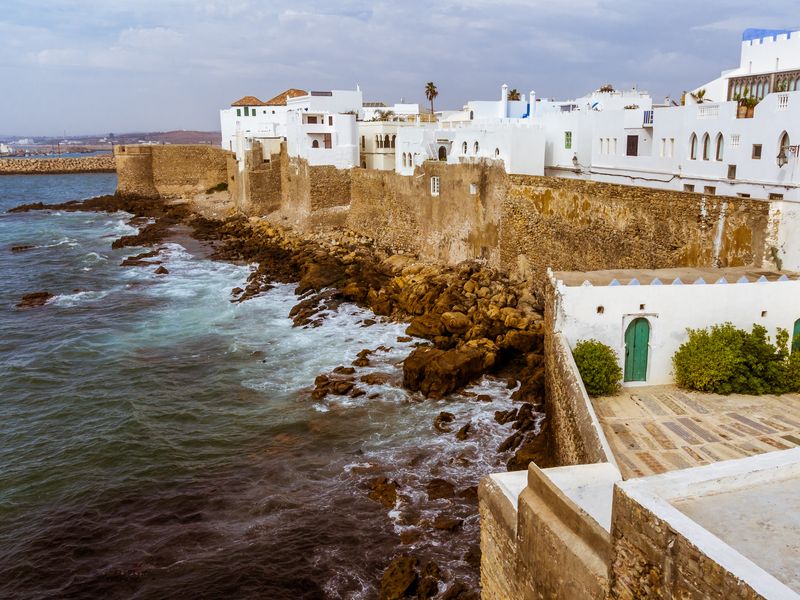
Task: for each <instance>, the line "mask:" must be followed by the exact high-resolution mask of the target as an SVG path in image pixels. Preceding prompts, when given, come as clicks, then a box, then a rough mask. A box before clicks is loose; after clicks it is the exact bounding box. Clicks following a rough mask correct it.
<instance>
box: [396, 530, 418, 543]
mask: <svg viewBox="0 0 800 600" xmlns="http://www.w3.org/2000/svg"><path fill="white" fill-rule="evenodd" d="M421 537H422V532H420V531H417V530H416V529H412V530H409V531H404V532H402V533H401V534H400V543H401V544H403V545H408V544H413V543H414V542H416V541H418V540H419V539H420V538H421Z"/></svg>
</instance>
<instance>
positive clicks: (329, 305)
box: [13, 196, 550, 600]
mask: <svg viewBox="0 0 800 600" xmlns="http://www.w3.org/2000/svg"><path fill="white" fill-rule="evenodd" d="M42 209H58V210H65V211H79V210H85V211H107V212H116V211H126V212H129V213H132V214H133V215H134V217H133V219H132V224H135V225H137V226H139V227H140V230H139V232H138V233H137V234H134V235H130V236H123V237H121V238H119V239H117V240H115V241H114V242H113V247H115V248H120V247H126V246H150V247H153V250H152V251H149V252H143V253H141V254H139V255H138V256H134V257H130V258H128V259H126V260H125V261H124V262H123V263H122V264H123V265H125V266H131V265H134V266H145V265H152V266H154V267H155V268H156V269H157V270H156V272H158V273H159V274H162V275H168V271H167V270H166V269H165V268H164V267H163V266H161V265H160V263H159V261H158V255H159V252H160V248H159V246H158V245H159V244H161V243H162V242H163V241H165V240H166V239H167V238H168V237H169V236H170V235H171V233H172V231H173V230H174V228H175V227H180V226H183V227H186V226H188V228H190V229H191V231H192V236H193V237H195V238H196V239H199V240H204V241H210V242H211V243H212V244H213V246H214V253H213V254H212V256H211V257H212V258H214V259H218V260H227V261H235V262H244V263H252V264H256V265H257V267H256V268H255V269H254V270H253V272H252V273H251V275H250V277H249V278H248V281H247V284H246V285H245V286H244V287H243V288H236V289H234V290H232V298H231V301H232V302H245V301H247V300H248V299H249V298H252V297H254V296H256V295H258V294H260V293H262V292H264V291H266V290H268V289H270V287H271V286H272V285H274V283H276V282H278V283H292V284H296V285H297V288H296V293H297V294H298V296H299V301H298V303H297V304H296V305H295V306H294V308H293V309H292V310H291V312H290V315H289V316H290V318H292V320H293V323H294V325H295V326H297V327H316V326H319V325H320V324H321V323H322V320H323V319H324V318H325V314H326V313H327V312H328V311H333V310H336V308H337V307H338V306H339V305H340V304H342V303H344V302H351V303H355V304H357V305H360V306H362V307H365V308H368V309H370V310H371V311H372V312H373V313H374V314H375V315H377V316H378V317H382V318H387V319H392V320H395V321H400V322H407V323H408V327H407V329H406V332H407V335H408V336H413V337H416V338H420V339H421V341H420V342H419V343H417V344H416V347H415V349H414V350H413V351H412V352H411V353H410V354H409V355H408V356H407V357H406V358H405V360H404V362H403V381H402V385H403V387H405V388H406V389H408V390H409V391H411V392H416V393H419V395H420V396H421V397H425V398H432V399H439V398H443V397H445V396H448V395H450V394H452V393H454V392H459V391H460V390H463V388H464V387H465V386H467V385H469V384H470V383H472V382H474V381H476V380H477V379H479V378H480V377H481V376H483V375H487V374H489V375H492V376H494V377H496V378H502V379H503V380H506V381H507V382H508V389H514V392H513V394H512V399H513V400H514V401H515V402H517V403H518V404H519V406H515V407H514V408H513V409H510V410H506V411H496V413H495V420H496V421H497V422H498V423H500V424H503V425H507V424H511V427H512V430H513V433H512V434H511V435H510V436H508V437H507V438H506V439H505V441H503V442H502V444H500V445H499V447H498V448H497V452H498V453H502V454H510V453H513V454H511V458H510V459H509V460H508V463H507V468H508V469H509V470H517V469H524V468H526V467H527V465H528V464H529V463H530V462H531V461H532V460H535V461H536V462H537V464H540V465H547V464H549V463H550V459H549V456H548V455H547V448H546V435H545V433H544V431H543V429H544V427H546V422H545V423H542V422H541V418H537V414H538V415H540V414H541V409H542V406H543V402H544V385H543V379H544V377H543V361H544V358H543V343H542V342H543V318H542V312H541V307H540V306H539V304H538V303H537V301H536V299H535V298H534V296H533V295H532V294H531V292H530V290H529V289H528V286H526V284H525V283H524V282H521V281H513V280H510V279H508V278H507V277H505V276H503V275H502V274H500V273H497V272H496V271H493V270H491V269H488V268H486V267H485V266H483V265H481V264H479V263H477V262H467V263H463V264H461V265H458V266H457V267H452V268H451V267H442V266H439V265H432V264H428V263H424V262H421V261H418V260H417V259H416V258H415V257H412V256H408V255H402V254H392V253H390V252H388V251H386V250H384V249H381V248H378V247H377V246H375V245H374V244H373V243H372V242H371V240H369V239H367V238H364V237H361V236H358V235H355V234H353V233H350V232H346V231H339V232H326V233H318V234H313V235H300V234H298V233H296V232H294V231H292V230H289V229H285V228H282V227H280V226H277V225H273V224H270V223H268V222H265V221H262V220H259V219H246V218H244V217H241V216H232V217H230V218H228V219H225V220H212V219H207V218H205V217H203V216H201V215H200V214H198V213H196V212H194V211H193V210H192V208H191V207H190V206H189V205H188V204H185V203H168V202H165V201H163V200H152V199H141V198H131V197H124V196H103V197H99V198H93V199H90V200H86V201H83V202H69V203H65V204H60V205H49V206H48V205H43V204H41V203H37V204H31V205H24V206H20V207H17V208H15V209H13V210H14V211H15V212H22V211H27V210H42ZM158 269H160V270H158ZM42 297H43V298H44V296H42ZM44 301H46V298H45V300H44ZM32 306H38V304H33V305H32ZM368 321H369V320H366V321H365V322H364V326H369V325H370V323H369V322H368ZM403 341H408V338H404V340H403ZM380 351H381V348H376V349H364V350H363V351H362V352H360V353H359V355H358V357H357V358H356V360H355V361H354V362H353V366H356V367H358V366H365V365H367V364H369V360H370V356H371V354H373V353H374V352H380ZM353 366H349V365H342V366H340V367H338V368H337V369H334V371H333V372H331V373H322V374H320V375H319V376H318V377H317V378H316V380H315V382H314V387H313V391H312V392H311V395H312V398H314V399H322V398H324V397H325V396H327V395H329V394H331V395H334V396H337V395H338V396H344V395H347V396H350V397H357V396H361V395H366V394H369V387H370V386H371V385H379V384H382V383H386V377H391V375H389V374H386V376H385V377H384V376H382V375H383V374H381V373H371V374H369V375H366V376H362V377H358V376H357V374H356V373H355V369H354V368H353ZM476 400H479V401H480V400H486V399H484V398H481V397H477V398H476ZM488 400H491V398H488ZM452 421H453V415H452V414H451V413H448V412H447V411H442V412H441V413H440V414H439V416H438V417H437V418H436V419H435V421H434V422H433V423H432V424H431V426H432V427H434V428H436V430H437V431H439V432H440V433H442V434H443V435H444V434H447V435H455V436H456V438H457V439H462V440H463V439H466V437H467V436H469V435H470V424H469V423H466V424H464V425H462V426H461V427H459V428H458V431H453V429H454V428H453V424H452ZM452 487H453V486H452V484H450V483H449V482H447V481H444V480H441V481H438V482H437V480H435V479H434V480H431V482H429V483H428V489H426V493H427V494H428V497H429V498H433V499H435V498H441V497H447V494H448V493H449V494H450V496H451V497H452V496H454V495H456V491H455V490H454V489H450V488H452ZM365 493H367V494H368V495H369V497H370V498H372V499H373V500H375V501H376V502H378V503H380V504H382V505H383V506H384V507H385V508H386V509H387V511H388V510H391V509H393V508H394V507H395V505H396V502H397V499H398V490H397V486H396V484H395V483H394V482H392V481H390V480H389V479H387V478H386V477H374V478H373V479H371V480H370V481H369V483H368V489H366V490H365ZM443 493H444V494H445V495H444V496H441V494H443ZM459 493H467V490H465V491H463V492H459ZM473 496H474V494H473ZM474 501H475V503H477V498H474ZM475 510H476V511H477V508H476V509H475ZM431 527H433V528H434V529H435V530H440V531H451V532H452V531H456V530H458V529H459V527H460V520H459V519H454V518H450V517H449V516H447V515H442V516H441V517H437V519H436V521H435V522H433V523H431ZM403 543H407V542H406V541H403ZM476 552H477V556H478V558H477V559H476V557H475V556H472V557H471V561H472V562H470V564H473V567H474V568H475V569H477V568H478V566H479V551H477V550H475V552H473V554H475V553H476ZM468 562H469V561H468ZM440 579H441V574H440V573H439V568H438V566H437V565H436V564H435V563H431V562H430V561H427V562H426V561H424V560H421V558H420V557H415V556H411V555H407V554H402V555H400V556H396V557H395V558H394V559H393V560H392V562H391V563H390V564H389V566H388V567H387V569H386V571H385V573H384V576H383V579H382V582H381V596H380V597H381V598H386V599H390V598H402V597H418V598H432V597H434V595H435V594H437V593H438V590H439V584H438V581H439V580H440ZM440 597H443V598H448V599H450V600H452V599H456V598H461V599H467V598H477V595H476V592H475V591H474V590H470V589H469V588H468V587H467V586H464V585H463V584H460V583H458V582H455V583H454V584H453V585H451V586H450V587H449V588H448V589H447V591H446V592H444V595H442V596H440Z"/></svg>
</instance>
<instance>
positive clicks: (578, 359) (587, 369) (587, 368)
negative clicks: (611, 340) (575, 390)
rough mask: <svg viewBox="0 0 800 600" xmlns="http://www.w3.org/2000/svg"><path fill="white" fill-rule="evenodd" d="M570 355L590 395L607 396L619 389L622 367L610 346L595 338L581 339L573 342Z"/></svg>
mask: <svg viewBox="0 0 800 600" xmlns="http://www.w3.org/2000/svg"><path fill="white" fill-rule="evenodd" d="M572 356H574V357H575V364H576V365H577V366H578V371H579V372H580V374H581V379H583V386H584V387H585V388H586V393H588V394H589V395H590V396H607V395H609V394H613V393H614V392H616V391H617V390H618V389H619V383H620V380H621V379H622V369H620V367H619V361H618V360H617V353H616V352H614V351H613V350H612V349H611V348H609V347H608V346H606V345H605V344H603V343H602V342H598V341H597V340H581V341H580V342H578V343H577V344H575V349H574V350H573V351H572Z"/></svg>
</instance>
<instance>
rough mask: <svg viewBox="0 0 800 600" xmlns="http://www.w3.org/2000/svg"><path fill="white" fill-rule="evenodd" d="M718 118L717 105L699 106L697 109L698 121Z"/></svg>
mask: <svg viewBox="0 0 800 600" xmlns="http://www.w3.org/2000/svg"><path fill="white" fill-rule="evenodd" d="M718 117H719V104H711V105H709V106H703V105H700V106H699V107H698V109H697V118H698V119H716V118H718Z"/></svg>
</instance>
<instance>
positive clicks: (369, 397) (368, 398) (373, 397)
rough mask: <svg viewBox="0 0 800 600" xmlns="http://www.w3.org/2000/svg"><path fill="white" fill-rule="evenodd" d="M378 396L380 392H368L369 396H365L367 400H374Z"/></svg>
mask: <svg viewBox="0 0 800 600" xmlns="http://www.w3.org/2000/svg"><path fill="white" fill-rule="evenodd" d="M380 397H381V395H380V394H370V395H369V396H367V400H375V399H376V398H380Z"/></svg>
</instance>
